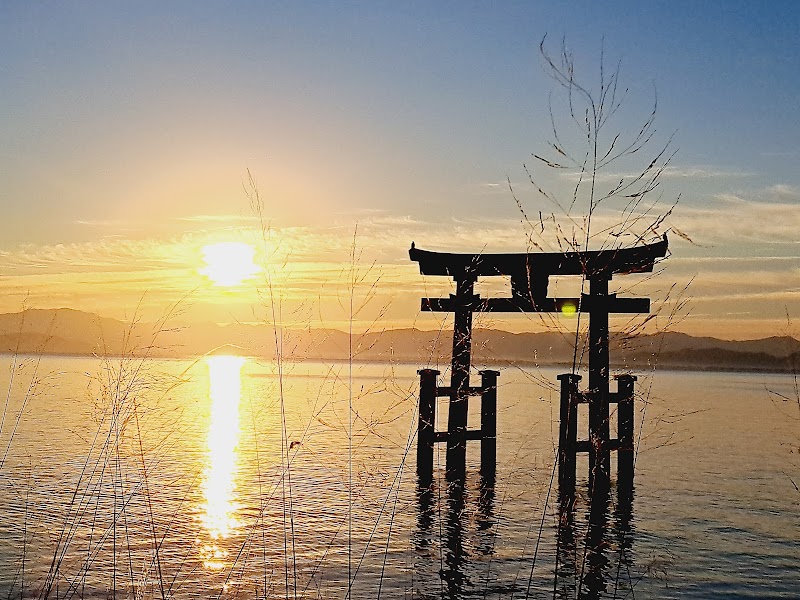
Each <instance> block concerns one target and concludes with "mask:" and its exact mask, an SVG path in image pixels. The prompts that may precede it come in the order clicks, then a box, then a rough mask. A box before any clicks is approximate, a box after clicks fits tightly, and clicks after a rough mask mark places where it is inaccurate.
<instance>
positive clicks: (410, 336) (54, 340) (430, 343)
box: [0, 309, 800, 372]
mask: <svg viewBox="0 0 800 600" xmlns="http://www.w3.org/2000/svg"><path fill="white" fill-rule="evenodd" d="M282 333H283V337H282V339H281V351H282V354H283V356H284V357H285V358H287V359H290V360H303V359H305V360H331V361H340V360H348V359H349V356H350V348H351V346H350V339H349V337H348V334H347V333H345V332H342V331H338V330H334V329H309V330H284V331H283V332H282ZM574 341H575V337H574V335H572V334H566V333H561V332H550V331H547V332H539V333H509V332H506V331H499V330H494V329H477V330H475V332H474V335H473V364H475V365H493V364H495V365H497V364H519V365H525V366H529V365H541V366H547V365H565V364H571V363H572V360H573V355H574ZM451 344H452V333H451V332H450V331H446V330H445V331H441V332H438V331H421V330H418V329H394V330H387V331H382V332H374V333H366V334H361V335H356V336H355V337H354V338H353V344H352V352H353V359H354V360H355V361H359V362H364V361H394V362H403V363H412V364H416V365H420V366H421V367H422V366H425V365H431V364H442V363H444V364H446V363H447V362H449V354H450V350H451ZM275 348H276V343H275V333H274V331H273V329H272V327H271V326H269V325H252V324H229V325H216V324H213V323H210V324H193V325H191V326H176V325H172V324H166V325H160V324H157V323H134V324H130V323H124V322H122V321H118V320H115V319H108V318H103V317H99V316H98V315H95V314H91V313H86V312H81V311H77V310H72V309H55V310H33V309H31V310H25V311H23V312H19V313H9V314H0V353H18V354H38V353H41V354H66V355H99V356H111V355H113V356H126V355H131V356H145V355H149V356H154V357H188V356H202V355H205V354H209V353H214V352H226V353H230V352H236V353H240V354H246V355H251V356H259V357H263V358H274V356H275ZM610 351H611V359H612V364H613V366H615V367H617V368H626V369H631V370H634V371H636V370H640V371H641V370H645V369H650V368H653V367H654V366H658V367H660V368H667V369H691V370H732V371H770V372H795V366H797V368H798V369H800V341H798V340H796V339H794V338H792V337H787V336H784V337H769V338H764V339H758V340H745V341H731V340H720V339H716V338H711V337H693V336H690V335H686V334H684V333H675V332H668V333H664V334H658V335H641V336H636V337H633V338H628V337H623V336H621V335H619V334H612V340H611V349H610Z"/></svg>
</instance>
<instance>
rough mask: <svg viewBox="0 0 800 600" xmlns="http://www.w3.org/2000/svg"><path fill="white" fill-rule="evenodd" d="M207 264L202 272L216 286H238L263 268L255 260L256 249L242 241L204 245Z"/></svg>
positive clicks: (204, 258) (204, 256)
mask: <svg viewBox="0 0 800 600" xmlns="http://www.w3.org/2000/svg"><path fill="white" fill-rule="evenodd" d="M202 252H203V260H204V261H205V263H206V266H205V267H204V268H202V269H200V273H201V274H203V275H205V276H206V277H208V278H209V279H210V280H211V281H212V282H213V283H214V285H216V286H226V287H231V286H236V285H240V284H241V283H242V282H243V281H245V280H247V279H250V278H252V277H253V276H254V275H255V274H256V273H258V272H259V271H260V270H261V269H260V268H259V267H258V265H256V264H255V263H254V262H253V257H254V256H255V249H254V248H253V247H252V246H251V245H249V244H245V243H242V242H219V243H217V244H208V245H207V246H203V248H202Z"/></svg>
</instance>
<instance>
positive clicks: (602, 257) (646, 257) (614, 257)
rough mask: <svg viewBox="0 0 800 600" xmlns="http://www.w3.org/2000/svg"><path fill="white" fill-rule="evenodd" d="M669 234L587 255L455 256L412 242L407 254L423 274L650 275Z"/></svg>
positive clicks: (585, 253)
mask: <svg viewBox="0 0 800 600" xmlns="http://www.w3.org/2000/svg"><path fill="white" fill-rule="evenodd" d="M667 247H668V242H667V234H664V237H663V238H662V239H661V240H660V241H658V242H655V243H653V244H646V245H643V246H634V247H631V248H620V249H613V250H594V251H592V250H590V251H588V252H527V253H526V252H519V253H508V254H489V253H487V254H482V253H480V254H469V253H467V254H456V253H452V252H432V251H430V250H422V249H420V248H417V247H415V246H414V243H413V242H412V243H411V249H410V250H409V251H408V255H409V257H410V258H411V260H412V261H414V262H418V263H419V270H420V273H421V274H422V275H449V276H452V277H454V278H456V279H460V278H461V277H490V276H492V275H510V276H512V277H513V276H514V275H518V274H520V273H524V274H527V273H531V274H533V275H536V274H545V273H546V274H547V275H586V278H587V279H594V278H595V277H603V276H607V277H608V278H609V279H610V278H611V276H612V275H625V274H628V273H649V272H652V270H653V265H654V264H655V261H656V259H658V258H663V257H664V256H666V254H667Z"/></svg>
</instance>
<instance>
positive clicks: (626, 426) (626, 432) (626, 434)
mask: <svg viewBox="0 0 800 600" xmlns="http://www.w3.org/2000/svg"><path fill="white" fill-rule="evenodd" d="M615 379H616V380H617V398H618V403H617V419H618V428H619V432H618V434H617V437H618V438H619V449H618V450H617V486H618V488H619V489H620V490H623V489H624V490H629V489H632V488H633V459H634V451H633V450H634V448H633V384H634V382H635V381H636V377H635V376H633V375H628V374H625V375H617V376H616V377H615Z"/></svg>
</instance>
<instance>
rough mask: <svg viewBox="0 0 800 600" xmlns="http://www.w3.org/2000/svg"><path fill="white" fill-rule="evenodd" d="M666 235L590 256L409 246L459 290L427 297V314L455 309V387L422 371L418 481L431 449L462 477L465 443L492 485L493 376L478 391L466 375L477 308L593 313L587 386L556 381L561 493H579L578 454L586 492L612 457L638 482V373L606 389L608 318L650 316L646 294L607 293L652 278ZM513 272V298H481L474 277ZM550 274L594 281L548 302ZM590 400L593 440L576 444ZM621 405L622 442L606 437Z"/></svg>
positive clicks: (426, 267) (425, 474) (568, 379)
mask: <svg viewBox="0 0 800 600" xmlns="http://www.w3.org/2000/svg"><path fill="white" fill-rule="evenodd" d="M667 249H668V241H667V236H666V234H665V235H664V237H663V239H662V240H660V241H658V242H656V243H653V244H647V245H642V246H635V247H632V248H622V249H616V250H598V251H588V252H563V253H562V252H552V253H547V252H538V253H519V254H452V253H446V252H430V251H427V250H421V249H419V248H416V247H415V245H414V243H413V242H412V243H411V249H410V250H409V253H408V254H409V257H410V258H411V260H412V261H415V262H417V263H419V270H420V273H421V274H422V275H442V276H447V277H452V278H453V279H454V280H455V282H456V293H455V294H451V295H450V297H449V298H422V303H421V309H422V310H423V311H436V312H453V313H455V319H454V324H453V352H452V362H451V369H450V386H449V387H439V386H438V384H437V376H438V375H439V371H436V370H434V369H422V370H420V371H419V372H418V373H419V376H420V398H419V425H418V435H417V473H418V474H419V477H420V479H421V482H423V483H424V482H426V481H429V480H431V478H432V476H433V447H434V444H435V443H436V442H446V443H447V462H446V474H447V478H448V480H451V481H453V480H458V481H463V480H464V477H465V471H466V442H467V440H480V441H481V474H482V475H483V476H485V477H489V478H491V479H492V480H493V479H494V473H495V469H496V456H497V455H496V423H497V420H496V406H497V377H498V375H499V373H498V372H497V371H491V370H485V371H481V385H480V386H478V387H471V386H470V382H469V371H470V362H471V352H472V313H474V312H561V311H562V310H564V309H565V307H572V308H574V309H575V310H577V311H580V312H585V313H588V314H589V389H588V390H587V391H586V392H583V393H580V392H578V382H579V381H580V379H581V376H580V375H577V374H574V373H567V374H564V375H559V376H558V379H559V380H560V381H561V413H560V421H561V422H560V427H559V454H558V464H559V488H560V489H561V490H562V492H566V493H573V492H574V489H575V463H576V453H577V452H588V454H589V485H590V488H595V487H597V486H603V487H604V488H606V489H607V485H608V481H609V463H610V451H611V450H617V451H618V477H619V479H621V480H622V479H625V480H626V481H627V482H628V483H629V484H630V485H632V482H633V384H634V381H635V380H636V378H635V377H633V376H632V375H621V376H618V377H617V380H618V391H617V392H616V393H612V392H610V391H609V353H608V315H609V314H610V313H648V312H650V299H649V298H625V297H618V296H617V295H616V294H609V293H608V282H609V281H610V280H611V278H612V277H613V276H614V275H625V274H629V273H649V272H652V271H653V266H654V264H655V262H656V260H657V259H659V258H663V257H665V256H666V254H667ZM497 275H505V276H510V278H511V297H510V298H486V299H483V298H481V297H480V296H478V295H477V294H475V293H474V291H473V290H474V284H475V282H476V281H477V279H478V277H493V276H497ZM552 275H576V276H581V277H584V278H585V279H587V280H588V281H589V293H588V294H581V297H580V298H550V297H548V295H547V287H548V284H549V279H550V276H552ZM475 395H480V396H481V428H480V429H478V430H468V429H467V409H468V400H469V397H470V396H475ZM442 396H449V398H450V404H449V410H448V423H447V431H441V432H440V431H435V426H434V425H435V420H436V399H437V397H442ZM582 402H588V404H589V438H588V440H583V441H578V440H577V413H578V404H580V403H582ZM611 402H617V403H618V404H619V406H618V412H619V415H618V428H619V432H618V438H617V439H615V440H612V439H611V438H610V436H609V403H611Z"/></svg>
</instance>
